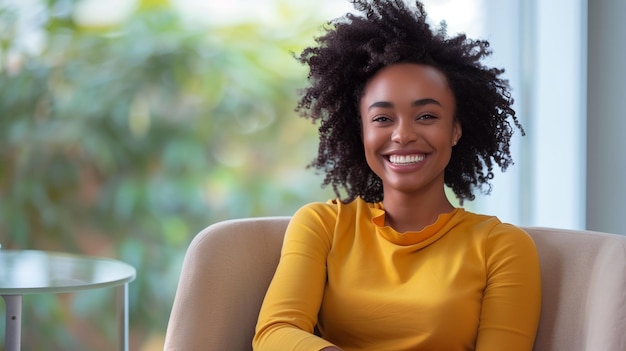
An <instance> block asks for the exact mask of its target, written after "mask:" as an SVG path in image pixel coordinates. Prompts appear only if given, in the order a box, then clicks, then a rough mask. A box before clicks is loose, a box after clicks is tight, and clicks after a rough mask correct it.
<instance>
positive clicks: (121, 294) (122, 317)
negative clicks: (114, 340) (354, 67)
mask: <svg viewBox="0 0 626 351" xmlns="http://www.w3.org/2000/svg"><path fill="white" fill-rule="evenodd" d="M115 291H116V295H117V296H116V305H117V325H118V328H119V329H118V350H120V351H128V283H126V284H124V285H120V286H118V287H116V288H115ZM7 351H8V349H7Z"/></svg>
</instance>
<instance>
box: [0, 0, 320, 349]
mask: <svg viewBox="0 0 626 351" xmlns="http://www.w3.org/2000/svg"><path fill="white" fill-rule="evenodd" d="M77 3H78V2H77V1H73V0H66V1H54V0H47V1H45V2H42V7H41V9H40V13H39V14H38V16H37V18H38V22H37V26H36V28H34V30H39V31H40V34H41V37H42V38H43V40H42V43H41V45H40V47H39V48H38V51H37V52H36V53H32V52H29V51H28V50H24V49H23V48H22V47H21V46H20V38H19V18H20V13H19V11H18V10H17V8H14V7H11V6H2V5H1V4H0V243H2V245H3V247H4V248H15V249H42V250H60V251H67V252H78V253H87V254H93V255H100V256H108V257H114V258H117V259H120V260H123V261H125V262H127V263H130V264H132V265H133V266H134V267H136V269H137V279H136V281H135V282H133V283H132V284H131V286H130V295H131V296H130V298H131V301H130V309H131V311H130V312H131V314H130V321H131V337H132V339H131V349H135V350H139V349H142V350H143V349H146V347H144V346H142V345H144V343H145V340H147V339H148V338H149V337H150V336H151V335H154V334H156V335H162V334H163V333H164V331H165V328H166V325H167V319H168V317H169V312H170V308H171V303H172V300H173V295H174V292H175V289H176V284H177V281H178V274H179V272H180V265H181V261H182V258H183V255H184V253H185V250H186V248H187V245H188V243H189V241H190V240H191V238H192V237H193V235H194V234H195V233H196V232H198V231H199V230H200V229H202V228H203V227H205V226H206V225H208V224H210V223H213V222H216V221H219V220H223V219H227V218H238V217H247V216H266V215H289V214H291V213H292V212H293V211H295V209H296V208H297V207H299V206H301V205H302V204H303V203H305V202H309V201H317V200H322V201H323V200H325V199H327V198H329V197H331V193H330V191H329V190H327V189H325V190H322V189H321V188H320V186H319V184H320V182H321V178H320V177H319V176H316V175H315V174H314V173H313V171H311V170H306V169H305V166H306V164H308V163H309V161H310V160H311V159H312V158H313V156H314V155H315V152H316V147H317V141H316V137H315V131H316V128H315V126H313V125H312V124H311V123H310V122H309V121H306V120H303V119H301V118H297V116H296V113H295V112H294V111H293V110H294V107H295V105H296V102H297V92H298V89H299V88H301V87H302V86H303V85H304V84H305V77H306V72H305V70H304V68H303V67H300V66H298V65H297V63H296V62H295V60H294V59H293V57H292V52H298V51H299V50H300V49H301V48H303V47H304V46H305V45H307V44H308V43H310V40H311V38H312V37H313V35H314V33H313V32H314V31H316V30H317V29H318V27H319V25H320V24H321V23H322V20H321V19H316V18H313V17H306V16H305V17H304V18H303V19H302V21H303V22H302V23H300V24H299V25H298V26H297V27H296V28H292V30H291V31H287V32H286V31H284V30H283V31H276V30H271V28H266V27H263V26H262V25H261V24H258V23H256V24H255V23H240V24H232V25H228V26H211V25H206V26H198V25H196V26H190V25H189V24H188V23H186V22H185V21H184V20H183V19H182V17H181V16H180V15H179V14H178V13H177V12H176V11H173V10H172V9H170V8H169V7H167V6H164V5H166V4H167V2H164V1H156V2H153V5H154V4H156V5H159V6H156V5H155V6H146V4H148V2H144V3H143V6H139V7H138V8H137V10H136V11H135V13H134V14H133V15H132V16H130V17H129V18H128V19H127V20H124V21H123V22H121V23H117V24H115V25H112V26H107V27H85V26H81V25H79V24H78V23H77V22H76V20H75V17H74V16H73V8H74V7H75V6H76V4H77ZM290 11H297V10H295V9H291V10H290V9H289V8H288V7H283V16H284V17H285V18H290V16H291V15H293V13H290ZM299 13H300V15H302V13H301V12H299ZM286 33H287V34H286ZM112 298H113V295H112V292H106V291H105V292H99V291H92V292H85V293H79V294H76V295H75V296H74V295H72V296H63V295H61V296H40V295H37V296H27V297H25V300H24V317H23V321H24V322H23V334H24V335H25V336H24V338H23V341H22V344H23V347H24V349H33V350H34V349H45V350H55V349H58V350H70V349H71V350H78V349H83V350H97V349H102V350H106V349H112V346H111V345H115V339H116V337H117V335H116V328H115V323H116V320H115V316H114V315H113V308H111V307H112V303H113V301H112V300H111V299H112ZM85 323H87V325H89V323H91V327H85ZM75 325H79V327H75ZM73 326H74V327H73ZM99 339H102V340H99ZM0 342H3V340H0ZM159 347H162V345H159V346H158V347H157V348H155V349H158V348H159Z"/></svg>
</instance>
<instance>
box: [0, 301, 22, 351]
mask: <svg viewBox="0 0 626 351" xmlns="http://www.w3.org/2000/svg"><path fill="white" fill-rule="evenodd" d="M2 298H3V299H4V303H5V305H6V307H7V311H6V325H5V335H4V349H5V351H19V350H20V347H21V345H20V344H21V341H22V295H2Z"/></svg>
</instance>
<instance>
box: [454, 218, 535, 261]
mask: <svg viewBox="0 0 626 351" xmlns="http://www.w3.org/2000/svg"><path fill="white" fill-rule="evenodd" d="M461 222H462V223H463V226H466V228H467V229H468V231H470V232H472V233H473V235H475V236H476V237H479V238H481V239H480V240H481V241H482V242H483V244H484V245H485V249H486V250H487V251H488V252H492V253H493V252H497V251H501V250H505V251H506V250H514V251H520V250H521V251H526V252H534V251H535V250H536V248H535V244H534V242H533V240H532V237H531V236H530V235H529V234H528V233H527V232H526V231H524V230H523V229H522V228H520V227H518V226H516V225H513V224H511V223H505V222H502V221H500V219H498V217H496V216H488V215H483V214H476V213H472V212H468V211H465V212H464V213H463V216H462V219H461Z"/></svg>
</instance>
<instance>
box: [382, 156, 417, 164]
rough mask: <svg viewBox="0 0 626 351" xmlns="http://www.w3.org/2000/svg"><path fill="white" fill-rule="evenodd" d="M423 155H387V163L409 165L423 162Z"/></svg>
mask: <svg viewBox="0 0 626 351" xmlns="http://www.w3.org/2000/svg"><path fill="white" fill-rule="evenodd" d="M424 158H426V156H424V155H389V162H391V163H393V164H396V165H409V164H414V163H419V162H421V161H423V160H424Z"/></svg>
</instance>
